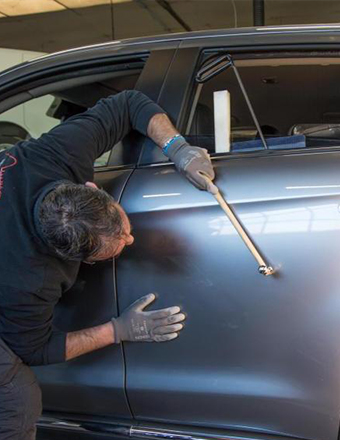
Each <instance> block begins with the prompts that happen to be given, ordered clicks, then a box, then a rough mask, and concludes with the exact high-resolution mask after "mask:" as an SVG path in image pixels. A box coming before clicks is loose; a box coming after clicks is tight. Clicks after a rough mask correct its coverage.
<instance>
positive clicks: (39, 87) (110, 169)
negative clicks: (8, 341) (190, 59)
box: [0, 47, 174, 429]
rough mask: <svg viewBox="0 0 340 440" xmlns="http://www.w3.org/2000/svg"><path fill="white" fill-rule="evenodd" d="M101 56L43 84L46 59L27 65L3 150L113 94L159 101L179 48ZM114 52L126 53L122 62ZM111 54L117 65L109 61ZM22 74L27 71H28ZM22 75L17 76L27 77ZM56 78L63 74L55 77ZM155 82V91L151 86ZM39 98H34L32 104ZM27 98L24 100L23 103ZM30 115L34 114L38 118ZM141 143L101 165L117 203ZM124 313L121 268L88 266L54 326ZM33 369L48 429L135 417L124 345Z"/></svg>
mask: <svg viewBox="0 0 340 440" xmlns="http://www.w3.org/2000/svg"><path fill="white" fill-rule="evenodd" d="M102 50H103V49H102ZM102 50H99V52H100V59H99V61H98V60H97V59H96V57H95V53H93V51H90V53H87V54H85V57H88V58H89V60H90V61H89V60H87V59H85V60H84V59H81V60H79V58H81V57H80V56H79V54H78V53H77V54H76V55H75V56H74V59H72V60H70V58H69V55H68V54H67V53H65V56H66V58H67V62H66V61H64V60H63V58H62V59H59V58H58V60H57V61H56V62H55V63H53V62H50V63H49V66H48V67H49V69H48V70H49V76H48V77H46V76H44V77H43V83H42V84H41V83H40V84H37V83H36V82H35V81H36V78H37V77H38V78H39V75H43V73H44V72H45V71H46V61H44V60H42V61H41V63H42V64H43V66H42V67H41V66H40V64H39V63H37V66H36V68H35V69H33V68H31V66H26V70H27V69H28V70H29V72H28V73H27V75H26V76H25V83H24V84H20V83H19V85H17V86H16V87H17V88H18V87H19V86H21V94H20V95H17V94H16V88H12V89H10V88H9V87H8V88H7V92H6V93H7V96H6V98H7V100H3V101H2V102H0V106H2V109H6V111H4V112H3V113H2V121H4V123H8V124H11V125H12V126H15V127H16V128H17V129H16V131H14V132H13V133H10V132H8V131H6V136H7V137H6V141H5V142H4V144H2V145H3V148H10V147H11V145H12V144H14V143H15V142H17V141H18V140H22V139H18V136H19V135H20V129H22V128H25V130H26V131H27V132H28V135H30V136H39V135H40V134H41V133H43V132H44V131H46V126H49V127H53V126H55V125H57V124H58V123H60V119H63V118H64V116H65V115H68V116H70V112H72V111H76V112H79V111H80V109H81V108H82V107H83V106H84V107H85V108H86V107H87V105H88V102H90V101H91V104H94V103H95V102H96V100H98V99H100V98H101V97H104V96H107V95H109V94H110V93H117V92H118V91H120V90H123V89H127V88H134V89H137V90H141V91H144V92H145V93H148V94H149V95H150V96H151V97H155V99H157V96H158V93H159V90H160V88H161V86H162V83H163V77H164V75H165V73H166V71H167V69H168V65H169V64H170V63H171V60H172V57H173V54H174V49H169V50H165V51H159V52H156V53H155V54H153V53H152V51H150V47H147V48H140V47H138V50H137V51H133V50H132V49H131V48H130V50H127V54H121V52H122V50H121V48H119V47H118V48H116V47H114V49H113V50H112V49H111V52H113V53H111V52H110V50H106V52H107V58H106V61H105V63H103V61H102V56H103V53H102ZM94 51H95V49H94ZM115 52H118V54H119V55H118V56H116V57H115V56H114V53H115ZM123 52H124V51H123ZM110 56H111V63H110V62H109V61H108V59H109V57H110ZM52 58H53V57H52ZM71 61H72V62H73V64H74V65H73V68H72V69H71V68H70V67H69V66H70V63H71ZM77 63H79V71H77ZM98 63H99V69H98ZM159 63H161V64H162V66H161V67H159ZM64 64H66V69H65V74H64V75H62V74H60V71H61V70H62V69H63V67H64ZM84 64H85V65H86V64H90V65H87V66H86V71H85V74H84V73H83V71H82V66H84ZM93 65H94V66H93ZM156 65H157V66H158V70H157V71H156V69H155V66H156ZM22 69H24V70H25V66H24V67H22ZM22 69H20V68H18V69H17V70H18V71H19V72H20V73H21V70H22ZM72 70H73V72H71V73H70V71H72ZM54 72H58V73H59V75H57V76H55V74H54ZM8 75H9V76H11V81H12V82H14V80H15V79H16V80H17V81H18V82H19V78H14V80H13V75H14V74H13V73H12V72H8ZM14 76H15V75H14ZM23 76H24V75H23ZM31 77H32V80H31V81H32V82H30V78H31ZM150 79H152V84H153V87H151V86H150ZM1 87H3V88H5V87H6V76H5V77H4V78H3V79H2V82H1V81H0V88H1ZM4 95H5V92H4ZM9 96H10V97H9ZM32 97H34V99H33V100H28V99H29V98H32ZM21 100H22V101H23V102H22V103H20V104H18V103H19V102H20V101H21ZM11 103H12V104H11ZM30 109H31V110H32V109H34V112H32V111H30ZM25 112H26V113H25ZM17 114H24V115H25V114H26V118H24V120H25V121H26V122H27V124H26V126H25V127H22V126H21V125H20V124H21V119H20V120H19V119H15V115H17ZM66 117H67V116H66ZM31 127H34V132H30V129H31ZM25 136H26V134H25ZM142 144H143V136H141V135H138V134H136V133H132V134H131V135H130V136H128V137H127V138H125V139H124V141H123V142H122V143H120V144H118V145H116V146H113V149H112V151H111V152H108V153H106V154H105V155H103V156H102V157H101V158H99V159H98V160H97V161H96V163H95V164H94V165H95V171H96V172H95V182H96V183H97V185H98V186H99V187H101V188H103V189H105V190H106V191H107V192H108V193H109V194H111V195H112V196H113V197H114V198H115V199H116V200H118V201H119V199H120V196H121V193H122V191H123V188H124V186H125V185H126V183H127V181H128V179H129V177H130V176H131V174H132V172H133V169H134V167H135V164H136V161H137V159H138V157H139V153H140V150H141V148H142ZM117 315H118V310H117V298H116V289H115V277H114V263H112V261H111V262H103V263H98V264H96V265H85V264H84V265H82V266H81V269H80V272H79V276H78V279H77V282H76V283H75V285H74V286H73V287H72V288H71V289H70V290H69V291H67V292H65V293H64V294H63V297H62V299H61V301H60V302H59V304H58V305H57V306H56V308H55V313H54V322H53V325H54V326H56V327H57V328H58V329H60V330H63V331H65V332H71V331H76V330H81V329H84V328H89V327H93V326H96V325H99V324H102V323H105V322H108V321H110V319H111V318H112V317H113V316H117ZM34 371H35V373H36V375H37V378H38V381H39V383H40V385H41V387H42V391H43V407H44V417H43V420H42V421H43V424H44V426H48V425H49V423H50V422H49V420H51V423H52V424H51V425H50V427H51V428H53V427H55V429H57V428H58V426H59V425H58V423H57V424H56V421H57V422H58V420H59V421H61V422H62V424H61V426H62V427H65V426H66V427H68V428H70V429H71V428H72V426H73V425H72V424H69V425H65V423H64V422H63V421H65V419H68V418H71V419H72V418H76V419H77V418H78V420H79V419H85V420H91V421H93V420H95V419H96V418H97V419H98V418H100V417H103V416H106V417H110V418H113V419H115V420H121V419H123V420H124V419H125V420H126V419H130V418H131V412H130V410H129V407H128V403H127V400H126V395H125V388H124V385H125V370H124V358H123V353H122V349H121V346H120V345H112V346H109V347H106V348H103V349H101V350H98V351H96V352H93V353H89V354H87V355H84V356H82V357H79V358H76V359H74V360H72V361H69V362H67V363H63V364H57V365H47V366H41V367H35V368H34ZM75 414H76V416H75ZM47 416H48V417H49V419H47V418H46V417H47Z"/></svg>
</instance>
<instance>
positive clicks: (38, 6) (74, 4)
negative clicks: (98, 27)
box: [0, 0, 132, 18]
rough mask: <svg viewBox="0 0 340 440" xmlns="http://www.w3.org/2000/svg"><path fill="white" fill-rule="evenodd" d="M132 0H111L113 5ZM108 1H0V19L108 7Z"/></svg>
mask: <svg viewBox="0 0 340 440" xmlns="http://www.w3.org/2000/svg"><path fill="white" fill-rule="evenodd" d="M131 1H132V0H112V3H113V4H118V3H126V2H131ZM110 4H111V2H110V0H57V1H54V0H29V1H28V0H1V1H0V18H4V17H6V16H9V17H13V16H16V15H31V14H40V13H43V12H56V11H64V10H66V9H68V8H70V9H79V8H87V7H90V6H100V5H110Z"/></svg>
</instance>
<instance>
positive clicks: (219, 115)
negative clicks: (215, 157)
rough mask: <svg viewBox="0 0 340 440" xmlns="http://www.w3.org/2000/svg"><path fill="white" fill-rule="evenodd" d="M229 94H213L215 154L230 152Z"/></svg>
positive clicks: (222, 91)
mask: <svg viewBox="0 0 340 440" xmlns="http://www.w3.org/2000/svg"><path fill="white" fill-rule="evenodd" d="M230 119H231V116H230V93H229V92H228V90H221V91H219V92H214V123H215V152H216V153H228V152H229V151H230Z"/></svg>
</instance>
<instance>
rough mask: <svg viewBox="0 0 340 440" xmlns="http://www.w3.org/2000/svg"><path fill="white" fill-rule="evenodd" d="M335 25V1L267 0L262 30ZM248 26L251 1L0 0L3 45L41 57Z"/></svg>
mask: <svg viewBox="0 0 340 440" xmlns="http://www.w3.org/2000/svg"><path fill="white" fill-rule="evenodd" d="M334 22H340V1H339V0H265V24H266V25H280V24H306V23H334ZM252 25H253V0H0V41H1V46H2V47H5V48H13V49H24V50H32V51H39V52H53V51H58V50H63V49H68V48H71V47H77V46H83V45H88V44H95V43H101V42H108V41H112V40H117V39H118V40H119V39H123V38H130V37H137V36H146V35H159V34H164V33H172V32H185V31H191V30H192V31H195V30H201V29H225V28H232V27H245V26H252Z"/></svg>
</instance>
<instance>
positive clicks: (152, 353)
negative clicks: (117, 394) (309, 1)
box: [117, 151, 340, 440]
mask: <svg viewBox="0 0 340 440" xmlns="http://www.w3.org/2000/svg"><path fill="white" fill-rule="evenodd" d="M339 166H340V152H339V151H337V152H336V151H334V152H328V153H326V152H324V153H320V152H313V151H312V152H308V153H307V152H306V153H304V152H299V154H293V153H291V154H289V153H286V154H284V153H283V154H274V155H271V154H268V155H265V154H263V155H258V156H256V155H249V157H247V156H246V155H243V156H242V157H239V158H237V157H232V158H228V159H222V158H219V159H216V160H215V161H214V168H215V171H216V174H217V180H216V183H217V185H218V186H219V187H220V188H221V190H222V191H223V194H224V195H225V196H226V197H227V199H228V200H229V202H230V204H231V206H232V207H233V209H234V210H235V212H236V213H237V214H238V216H239V217H240V219H241V221H242V223H243V224H244V226H245V227H246V229H247V230H248V232H249V233H250V235H251V236H252V237H253V239H254V240H255V243H256V245H257V246H258V247H259V249H260V251H261V252H262V253H263V255H264V256H265V258H266V259H267V260H268V261H269V262H270V264H272V265H273V266H274V268H275V270H276V274H275V275H274V276H269V277H263V276H262V275H260V274H259V273H258V271H257V264H256V262H255V260H254V258H253V256H252V255H251V254H250V252H249V251H248V249H247V248H246V247H245V245H244V243H243V242H242V240H241V239H240V237H239V236H238V235H237V233H236V231H235V230H234V228H233V227H232V225H231V224H230V222H229V220H228V219H227V217H226V216H225V214H224V213H223V211H222V210H221V208H220V207H219V206H218V205H217V203H216V201H215V199H214V198H213V197H212V196H211V195H209V194H207V193H204V192H201V191H199V190H197V189H195V188H194V187H192V186H191V185H190V184H189V183H188V182H186V181H185V180H184V178H183V177H181V176H180V175H178V173H177V172H176V171H175V170H174V168H173V167H172V166H170V165H169V166H167V165H161V166H154V167H148V168H144V169H139V170H136V171H135V172H134V174H133V175H132V177H131V179H130V181H129V185H128V187H127V188H126V190H125V192H124V194H123V198H122V204H123V206H124V208H125V209H126V211H127V212H128V214H129V217H130V219H131V222H132V225H133V228H134V235H135V243H134V246H133V247H131V248H130V249H128V250H126V253H124V254H123V255H122V256H121V257H120V259H119V260H117V289H118V292H119V298H118V300H119V308H120V309H121V310H123V309H124V308H126V307H127V306H128V304H130V303H131V302H132V301H134V300H135V299H137V298H138V297H139V296H141V295H144V294H147V293H149V292H156V293H157V294H158V299H157V302H156V303H155V304H154V305H153V306H152V308H153V309H155V308H161V307H168V306H172V305H180V306H181V307H182V309H183V311H184V312H185V313H186V314H187V321H186V324H185V328H184V330H183V331H182V333H181V336H180V338H179V339H176V340H174V341H172V342H169V343H166V344H159V345H156V346H154V345H153V344H124V345H125V348H124V349H125V355H126V364H127V394H128V398H129V402H130V405H131V409H132V411H133V413H134V415H135V417H136V418H137V419H138V420H149V421H150V420H155V421H162V422H168V423H185V424H188V425H205V426H215V427H220V428H226V429H247V430H249V431H255V432H256V431H257V432H271V433H275V434H278V435H279V434H280V435H287V436H296V437H301V438H309V439H320V440H321V439H323V440H326V439H327V440H335V439H336V438H337V435H338V425H339V411H340V385H339V380H338V375H339V368H340V351H339V348H338V347H339V336H338V335H339V333H340V319H339V317H340V316H339V304H340V293H339V287H338V286H339V283H340V278H339V277H340V274H339V270H338V260H339V257H340V250H339V240H338V239H337V238H338V237H339V229H340V214H339V202H340V185H339V177H338V176H339V172H338V170H339Z"/></svg>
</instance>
